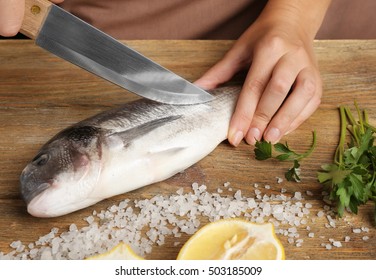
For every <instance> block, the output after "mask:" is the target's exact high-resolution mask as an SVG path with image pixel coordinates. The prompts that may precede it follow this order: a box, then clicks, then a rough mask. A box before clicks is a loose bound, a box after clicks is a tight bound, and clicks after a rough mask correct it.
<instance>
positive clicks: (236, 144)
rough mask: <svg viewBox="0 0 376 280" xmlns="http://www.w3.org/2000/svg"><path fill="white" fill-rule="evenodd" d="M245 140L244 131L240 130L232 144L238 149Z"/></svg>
mask: <svg viewBox="0 0 376 280" xmlns="http://www.w3.org/2000/svg"><path fill="white" fill-rule="evenodd" d="M243 138H244V134H243V132H242V131H240V130H239V131H237V132H236V133H235V135H234V137H233V138H232V141H231V144H232V145H234V146H235V147H236V146H238V145H239V144H240V142H241V141H242V140H243Z"/></svg>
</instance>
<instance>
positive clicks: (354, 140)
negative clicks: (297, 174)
mask: <svg viewBox="0 0 376 280" xmlns="http://www.w3.org/2000/svg"><path fill="white" fill-rule="evenodd" d="M354 105H355V109H356V112H357V117H358V120H356V119H355V118H354V116H353V114H352V112H351V110H350V109H349V108H348V107H347V106H340V107H339V112H340V121H341V129H340V138H339V142H338V146H337V149H336V152H335V155H334V159H333V163H331V164H325V165H323V166H322V167H321V168H322V170H321V172H319V173H318V180H319V182H320V183H323V184H325V185H327V186H328V187H329V190H330V194H329V199H330V200H332V201H334V202H335V204H336V206H337V212H338V214H339V216H340V217H342V216H343V214H344V211H345V209H348V210H350V211H351V212H353V213H355V214H357V213H358V207H359V206H360V205H362V204H366V203H367V202H368V201H369V200H371V201H374V202H375V206H376V175H375V169H376V146H374V138H375V136H374V134H375V133H376V128H375V127H373V126H372V125H370V124H369V119H368V113H367V111H366V110H360V109H359V107H358V105H357V103H356V102H355V104H354ZM346 140H350V141H349V143H347V145H346ZM374 218H375V221H376V207H375V212H374Z"/></svg>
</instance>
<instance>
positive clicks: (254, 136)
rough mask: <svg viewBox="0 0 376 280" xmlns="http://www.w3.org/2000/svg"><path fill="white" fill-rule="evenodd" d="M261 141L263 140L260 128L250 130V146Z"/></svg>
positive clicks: (248, 138) (248, 135) (248, 139)
mask: <svg viewBox="0 0 376 280" xmlns="http://www.w3.org/2000/svg"><path fill="white" fill-rule="evenodd" d="M260 139H261V132H260V130H259V129H258V128H256V127H252V128H250V129H249V130H248V134H247V142H248V144H251V145H254V144H256V140H257V141H259V140H260Z"/></svg>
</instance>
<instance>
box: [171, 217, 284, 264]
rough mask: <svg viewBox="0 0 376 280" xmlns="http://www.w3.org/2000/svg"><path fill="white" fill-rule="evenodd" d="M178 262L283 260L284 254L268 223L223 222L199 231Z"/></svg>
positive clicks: (180, 255) (184, 247) (209, 225)
mask: <svg viewBox="0 0 376 280" xmlns="http://www.w3.org/2000/svg"><path fill="white" fill-rule="evenodd" d="M177 259H178V260H220V259H222V260H234V259H239V260H241V259H243V260H283V259H285V250H284V248H283V246H282V244H281V242H280V240H279V239H278V238H277V236H276V234H275V231H274V226H273V224H271V223H265V224H255V223H251V222H249V221H246V220H242V219H223V220H219V221H216V222H212V223H209V224H207V225H205V226H204V227H202V228H201V229H200V230H198V231H197V232H196V233H195V234H194V235H192V236H191V238H190V239H189V240H188V241H187V242H186V243H185V244H184V246H183V247H182V248H181V250H180V252H179V254H178V257H177Z"/></svg>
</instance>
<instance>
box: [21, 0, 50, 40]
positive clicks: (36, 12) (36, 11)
mask: <svg viewBox="0 0 376 280" xmlns="http://www.w3.org/2000/svg"><path fill="white" fill-rule="evenodd" d="M51 5H52V3H51V2H49V1H47V0H26V1H25V15H24V19H23V22H22V26H21V30H20V32H21V33H22V34H24V35H26V36H28V37H29V38H32V39H35V38H36V37H37V36H38V34H39V31H40V29H41V27H42V25H43V23H44V21H45V19H46V17H47V15H48V12H49V11H50V8H51Z"/></svg>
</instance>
